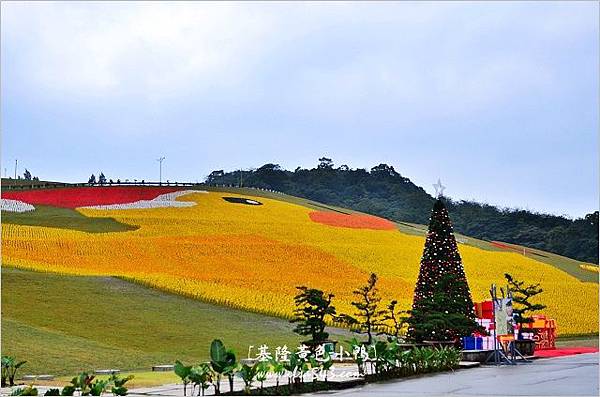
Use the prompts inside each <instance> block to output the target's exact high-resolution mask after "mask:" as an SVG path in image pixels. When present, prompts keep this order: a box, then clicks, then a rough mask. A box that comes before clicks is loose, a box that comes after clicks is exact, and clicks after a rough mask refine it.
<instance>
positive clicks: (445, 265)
mask: <svg viewBox="0 0 600 397" xmlns="http://www.w3.org/2000/svg"><path fill="white" fill-rule="evenodd" d="M410 315H411V316H410V318H409V319H408V324H409V327H408V336H409V338H410V339H413V340H415V341H417V342H422V341H423V340H436V341H456V340H457V339H458V338H459V337H461V336H466V335H470V334H471V333H472V332H473V331H475V330H479V329H480V327H478V325H477V323H476V322H475V314H474V312H473V301H472V299H471V292H470V291H469V285H468V283H467V278H466V276H465V271H464V269H463V265H462V260H461V258H460V254H459V253H458V247H457V245H456V239H455V238H454V234H453V231H452V223H451V222H450V218H449V217H448V210H447V209H446V206H445V205H444V203H443V202H442V200H441V199H440V198H438V199H437V200H436V202H435V203H434V205H433V211H432V214H431V219H430V222H429V232H428V233H427V240H426V241H425V249H424V252H423V257H422V258H421V267H420V270H419V278H418V280H417V285H416V287H415V295H414V300H413V306H412V310H411V312H410Z"/></svg>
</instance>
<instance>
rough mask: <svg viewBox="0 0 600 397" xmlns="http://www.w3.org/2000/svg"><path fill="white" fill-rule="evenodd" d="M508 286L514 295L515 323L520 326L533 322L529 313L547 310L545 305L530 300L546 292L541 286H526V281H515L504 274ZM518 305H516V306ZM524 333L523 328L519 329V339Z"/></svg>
mask: <svg viewBox="0 0 600 397" xmlns="http://www.w3.org/2000/svg"><path fill="white" fill-rule="evenodd" d="M504 277H505V278H506V281H508V286H509V288H510V291H511V292H512V295H513V314H514V318H515V322H516V323H517V324H519V325H523V324H527V323H531V322H533V317H531V316H527V315H526V314H527V313H532V312H536V311H540V310H544V309H545V308H546V306H545V305H541V304H539V303H531V302H529V300H530V299H531V298H533V297H534V296H536V295H539V294H541V293H542V292H544V290H543V289H542V288H540V284H530V285H525V282H524V281H519V280H515V279H514V278H513V277H512V276H511V275H510V274H508V273H504ZM514 304H516V305H514ZM522 333H523V327H519V339H520V338H521V335H522Z"/></svg>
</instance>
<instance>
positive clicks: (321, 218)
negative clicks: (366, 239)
mask: <svg viewBox="0 0 600 397" xmlns="http://www.w3.org/2000/svg"><path fill="white" fill-rule="evenodd" d="M308 216H310V219H311V220H312V221H313V222H317V223H322V224H324V225H329V226H338V227H349V228H352V229H373V230H394V229H396V225H395V224H394V222H391V221H388V220H387V219H383V218H379V217H377V216H372V215H359V214H348V215H347V214H342V213H339V212H330V211H313V212H311V213H309V214H308Z"/></svg>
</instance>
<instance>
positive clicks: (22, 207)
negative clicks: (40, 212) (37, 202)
mask: <svg viewBox="0 0 600 397" xmlns="http://www.w3.org/2000/svg"><path fill="white" fill-rule="evenodd" d="M0 210H2V211H7V212H29V211H33V210H35V207H34V206H33V205H31V204H27V203H24V202H22V201H20V200H10V199H1V203H0Z"/></svg>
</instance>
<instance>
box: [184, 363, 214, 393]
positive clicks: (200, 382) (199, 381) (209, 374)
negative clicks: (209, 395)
mask: <svg viewBox="0 0 600 397" xmlns="http://www.w3.org/2000/svg"><path fill="white" fill-rule="evenodd" d="M189 379H190V382H191V383H192V395H193V394H194V390H195V389H196V387H198V394H202V395H204V391H205V390H206V389H208V387H209V385H210V384H211V383H212V381H213V371H212V369H211V367H210V365H209V364H208V363H202V364H200V365H196V366H194V367H192V368H191V370H190V374H189Z"/></svg>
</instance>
